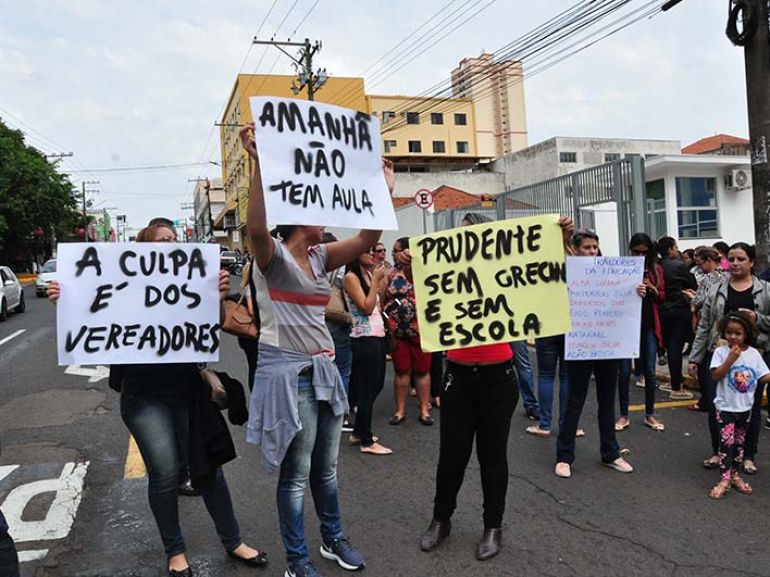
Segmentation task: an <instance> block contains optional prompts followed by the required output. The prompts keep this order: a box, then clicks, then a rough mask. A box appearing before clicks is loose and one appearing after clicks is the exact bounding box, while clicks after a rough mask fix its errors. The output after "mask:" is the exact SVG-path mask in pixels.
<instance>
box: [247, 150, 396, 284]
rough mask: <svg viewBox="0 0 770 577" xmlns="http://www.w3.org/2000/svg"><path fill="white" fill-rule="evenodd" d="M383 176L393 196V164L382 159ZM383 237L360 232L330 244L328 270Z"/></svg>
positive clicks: (376, 232)
mask: <svg viewBox="0 0 770 577" xmlns="http://www.w3.org/2000/svg"><path fill="white" fill-rule="evenodd" d="M382 174H383V176H384V177H385V183H386V184H387V185H388V190H389V191H390V194H391V195H392V194H393V188H394V187H395V185H396V178H395V175H394V174H393V163H392V162H391V161H390V160H388V159H387V158H383V159H382ZM249 214H250V213H249ZM381 235H382V231H381V230H360V231H358V234H357V235H355V236H352V237H350V238H346V239H343V240H339V241H336V242H330V243H329V244H327V245H326V251H327V255H328V256H327V261H326V270H327V271H332V270H336V269H338V268H339V267H341V266H344V265H346V264H348V263H349V262H351V261H353V260H355V259H356V258H358V255H359V254H361V253H362V252H366V251H367V250H368V249H369V248H370V247H372V246H374V245H375V244H377V241H378V240H380V236H381Z"/></svg>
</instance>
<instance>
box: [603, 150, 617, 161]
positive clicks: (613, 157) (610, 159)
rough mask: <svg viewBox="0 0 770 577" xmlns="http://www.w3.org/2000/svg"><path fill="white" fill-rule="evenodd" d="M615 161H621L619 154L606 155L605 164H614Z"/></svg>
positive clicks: (610, 153)
mask: <svg viewBox="0 0 770 577" xmlns="http://www.w3.org/2000/svg"><path fill="white" fill-rule="evenodd" d="M613 160H620V153H619V152H607V153H605V155H604V162H612V161H613Z"/></svg>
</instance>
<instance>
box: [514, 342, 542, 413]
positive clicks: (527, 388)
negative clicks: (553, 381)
mask: <svg viewBox="0 0 770 577" xmlns="http://www.w3.org/2000/svg"><path fill="white" fill-rule="evenodd" d="M511 350H512V351H513V362H514V364H515V365H516V375H517V376H518V377H519V394H520V395H521V401H522V404H523V405H524V409H525V410H528V409H537V408H538V407H537V399H536V398H535V391H534V390H533V388H532V384H533V382H534V378H533V376H532V362H531V361H530V360H529V347H527V341H514V342H512V343H511Z"/></svg>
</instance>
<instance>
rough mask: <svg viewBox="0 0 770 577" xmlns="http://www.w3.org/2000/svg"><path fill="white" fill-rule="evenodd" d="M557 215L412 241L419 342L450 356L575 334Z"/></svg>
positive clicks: (510, 221) (523, 219) (445, 233)
mask: <svg viewBox="0 0 770 577" xmlns="http://www.w3.org/2000/svg"><path fill="white" fill-rule="evenodd" d="M558 221H559V217H558V215H543V216H534V217H528V218H520V219H513V220H505V221H500V222H492V223H482V224H477V225H473V226H465V227H460V228H455V229H451V230H446V231H442V232H438V233H432V234H428V235H423V236H419V237H415V238H414V239H412V240H411V241H410V243H409V244H410V247H411V252H412V271H413V274H414V286H415V296H416V299H417V315H418V321H419V324H420V340H421V343H422V348H423V350H425V351H430V352H434V351H444V350H450V349H461V348H465V347H469V346H477V345H489V344H493V343H499V342H509V341H517V340H522V339H530V338H535V337H545V336H550V335H557V334H564V333H566V332H568V331H569V330H570V314H569V296H568V292H567V283H566V265H565V262H564V244H563V240H562V232H561V228H560V227H559V224H558Z"/></svg>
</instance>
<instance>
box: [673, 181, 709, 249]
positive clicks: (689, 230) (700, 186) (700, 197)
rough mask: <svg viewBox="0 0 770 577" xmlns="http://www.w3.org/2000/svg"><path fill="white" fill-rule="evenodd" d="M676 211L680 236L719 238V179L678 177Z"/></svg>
mask: <svg viewBox="0 0 770 577" xmlns="http://www.w3.org/2000/svg"><path fill="white" fill-rule="evenodd" d="M676 213H677V222H678V227H679V238H717V237H718V236H719V211H718V209H717V179H716V178H705V177H677V179H676Z"/></svg>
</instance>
